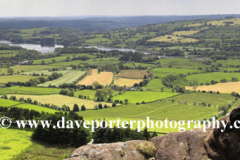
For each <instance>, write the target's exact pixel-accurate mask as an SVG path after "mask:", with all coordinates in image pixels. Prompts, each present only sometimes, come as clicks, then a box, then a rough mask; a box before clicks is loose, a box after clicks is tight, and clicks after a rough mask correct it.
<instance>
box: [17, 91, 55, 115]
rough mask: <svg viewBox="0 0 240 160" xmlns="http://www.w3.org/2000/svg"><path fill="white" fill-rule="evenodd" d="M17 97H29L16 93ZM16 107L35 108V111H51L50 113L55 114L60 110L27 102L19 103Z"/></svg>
mask: <svg viewBox="0 0 240 160" xmlns="http://www.w3.org/2000/svg"><path fill="white" fill-rule="evenodd" d="M16 97H18V98H20V97H24V98H28V97H25V96H20V95H16ZM14 107H18V108H23V109H29V110H35V111H38V112H40V113H42V112H45V113H49V114H54V113H55V112H58V110H55V109H51V108H47V107H42V106H38V105H33V104H27V103H22V104H18V105H16V106H14Z"/></svg>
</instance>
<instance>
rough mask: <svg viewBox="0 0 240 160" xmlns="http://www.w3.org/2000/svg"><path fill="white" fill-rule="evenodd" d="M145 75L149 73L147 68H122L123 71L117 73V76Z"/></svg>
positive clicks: (142, 76)
mask: <svg viewBox="0 0 240 160" xmlns="http://www.w3.org/2000/svg"><path fill="white" fill-rule="evenodd" d="M145 75H146V76H147V75H148V73H147V72H146V71H145V70H121V72H120V73H119V74H117V75H116V77H122V78H137V79H138V78H140V79H143V78H144V76H145Z"/></svg>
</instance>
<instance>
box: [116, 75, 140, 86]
mask: <svg viewBox="0 0 240 160" xmlns="http://www.w3.org/2000/svg"><path fill="white" fill-rule="evenodd" d="M141 81H142V79H130V78H119V77H115V79H114V84H115V85H117V86H124V85H126V86H127V87H131V86H133V85H134V83H140V82H141Z"/></svg>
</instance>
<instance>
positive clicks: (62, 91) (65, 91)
mask: <svg viewBox="0 0 240 160" xmlns="http://www.w3.org/2000/svg"><path fill="white" fill-rule="evenodd" d="M59 94H61V95H68V96H69V95H70V94H71V91H70V90H69V89H62V90H61V91H60V92H59Z"/></svg>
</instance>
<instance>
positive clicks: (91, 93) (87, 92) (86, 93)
mask: <svg viewBox="0 0 240 160" xmlns="http://www.w3.org/2000/svg"><path fill="white" fill-rule="evenodd" d="M95 93H96V90H86V89H84V90H80V91H76V92H74V95H75V97H77V98H78V96H79V95H83V96H89V99H94V97H95Z"/></svg>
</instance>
